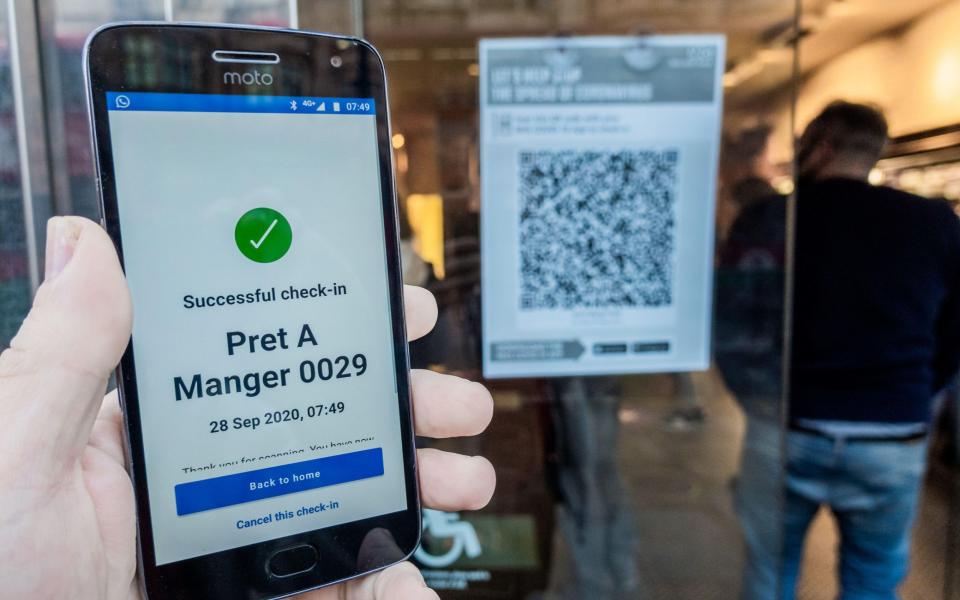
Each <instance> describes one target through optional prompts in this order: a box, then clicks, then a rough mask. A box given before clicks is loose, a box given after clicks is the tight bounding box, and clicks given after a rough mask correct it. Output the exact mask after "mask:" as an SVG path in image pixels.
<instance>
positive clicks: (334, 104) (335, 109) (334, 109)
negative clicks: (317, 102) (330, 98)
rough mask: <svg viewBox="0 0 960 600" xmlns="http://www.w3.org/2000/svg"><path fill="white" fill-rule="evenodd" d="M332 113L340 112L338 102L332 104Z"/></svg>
mask: <svg viewBox="0 0 960 600" xmlns="http://www.w3.org/2000/svg"><path fill="white" fill-rule="evenodd" d="M333 112H340V103H339V102H334V103H333Z"/></svg>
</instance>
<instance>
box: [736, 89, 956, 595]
mask: <svg viewBox="0 0 960 600" xmlns="http://www.w3.org/2000/svg"><path fill="white" fill-rule="evenodd" d="M886 140H887V123H886V120H885V118H884V116H883V114H882V113H881V112H880V111H879V110H878V109H876V108H874V107H872V106H866V105H861V104H853V103H849V102H842V101H837V102H834V103H831V104H830V105H829V106H827V108H826V109H824V111H823V112H822V113H821V114H820V115H819V116H817V117H816V118H815V119H814V120H813V121H812V122H811V123H810V124H809V125H808V126H807V128H806V130H805V131H804V133H803V135H802V137H801V140H800V144H799V149H798V156H797V160H798V165H799V170H800V179H799V184H798V189H797V202H796V228H795V238H794V239H795V246H794V261H793V306H792V319H791V322H790V325H791V327H790V328H789V333H790V336H791V344H790V349H791V353H790V369H789V380H788V384H789V388H788V391H789V407H788V414H787V415H786V416H787V423H788V424H789V430H788V432H787V434H786V436H787V440H786V445H785V448H786V457H785V459H786V461H785V462H786V474H785V475H786V477H785V482H786V485H785V489H784V490H783V508H782V514H781V515H780V517H781V518H780V520H779V524H778V526H777V529H778V534H779V535H777V536H772V537H771V536H770V535H766V536H762V535H761V536H751V532H754V533H756V532H761V531H765V530H766V531H767V532H769V530H770V524H769V523H766V525H765V526H758V525H757V524H756V523H750V522H749V515H751V514H753V515H757V514H761V513H762V512H763V511H762V510H758V509H756V506H757V503H762V502H768V503H769V502H776V499H775V498H773V499H771V498H762V497H757V496H756V495H753V496H752V497H751V496H747V497H743V498H740V499H739V505H740V508H741V515H742V517H743V518H744V520H745V523H744V527H745V531H746V532H747V535H746V537H747V542H748V546H751V547H750V548H748V561H749V562H750V563H751V564H750V565H749V566H748V569H747V573H748V579H747V580H746V581H745V582H744V590H745V593H744V596H745V597H747V598H775V597H780V598H784V599H788V600H789V599H792V598H794V594H795V592H794V588H795V587H796V582H797V576H798V573H799V567H800V562H801V558H802V555H803V541H804V537H805V535H806V532H807V529H808V527H809V525H810V523H811V521H812V519H813V517H814V515H815V514H816V513H817V511H818V510H819V508H820V507H821V506H826V507H828V508H829V509H830V511H831V512H832V513H833V515H834V517H835V518H836V521H837V524H838V527H839V531H840V538H841V543H840V565H839V573H840V580H841V581H840V584H841V588H842V594H841V598H843V599H857V600H892V599H895V598H896V597H897V596H896V589H897V587H898V586H899V584H900V582H901V581H902V580H903V579H904V577H905V576H906V573H907V568H908V561H909V541H910V530H911V525H912V523H913V520H914V516H915V514H916V509H917V503H918V497H919V492H920V487H921V482H922V478H923V473H924V471H925V466H926V454H927V432H928V429H929V426H930V422H931V419H932V416H933V411H934V400H935V398H936V396H937V395H938V393H939V392H940V391H942V390H943V388H944V387H945V386H946V385H947V384H948V383H949V382H950V381H951V380H952V379H953V378H954V376H955V374H956V372H957V370H958V367H960V220H958V218H957V216H956V214H955V213H954V212H953V210H952V208H951V207H950V205H949V204H948V203H946V202H944V201H939V200H930V199H926V198H922V197H919V196H915V195H912V194H908V193H906V192H902V191H899V190H895V189H892V188H888V187H882V186H874V185H871V184H870V183H868V176H869V173H870V171H871V170H872V169H873V167H874V166H875V164H876V162H877V160H878V159H879V158H880V156H881V153H882V151H883V148H884V145H885V143H886ZM786 215H787V204H786V203H785V202H784V201H783V200H782V199H774V198H771V199H770V200H768V201H765V202H764V203H761V204H758V205H757V206H755V207H753V208H752V210H750V211H744V213H743V214H742V215H741V217H740V218H739V219H738V222H737V223H735V225H734V228H733V232H732V234H731V237H730V240H729V241H728V246H729V245H732V246H733V247H734V248H736V247H737V246H738V245H739V246H743V245H744V244H745V241H744V240H745V236H746V235H747V234H746V232H749V231H754V232H756V231H758V230H764V229H766V230H771V231H772V230H777V229H778V228H777V227H776V226H772V225H771V223H776V222H779V223H783V224H784V228H783V229H779V230H780V231H783V230H785V223H786ZM746 240H747V242H749V238H748V237H747V238H746ZM784 247H785V246H784ZM738 251H739V253H741V254H742V253H743V252H744V250H743V248H742V247H741V248H739V250H738ZM747 254H749V252H747ZM761 302H762V301H761ZM719 308H720V307H718V310H719ZM721 368H722V367H721ZM734 372H736V369H734ZM728 378H729V377H728ZM744 509H745V510H744ZM751 509H752V510H751ZM771 540H775V541H776V543H772V541H771ZM777 588H779V590H778V589H777Z"/></svg>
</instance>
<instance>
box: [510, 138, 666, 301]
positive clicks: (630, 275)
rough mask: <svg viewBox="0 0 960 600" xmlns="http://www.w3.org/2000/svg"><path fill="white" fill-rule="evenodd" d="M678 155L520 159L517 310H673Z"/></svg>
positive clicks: (558, 154)
mask: <svg viewBox="0 0 960 600" xmlns="http://www.w3.org/2000/svg"><path fill="white" fill-rule="evenodd" d="M678 160H679V156H678V152H677V151H676V150H673V149H668V150H615V151H599V150H598V151H573V150H560V151H554V150H537V151H523V152H520V155H519V167H520V308H521V309H525V310H539V309H576V308H613V307H658V306H668V305H670V304H671V302H672V298H673V291H672V283H673V269H672V265H673V259H672V257H673V250H674V243H675V242H674V236H675V225H676V220H675V218H674V203H675V202H676V193H677V192H676V186H677V163H678Z"/></svg>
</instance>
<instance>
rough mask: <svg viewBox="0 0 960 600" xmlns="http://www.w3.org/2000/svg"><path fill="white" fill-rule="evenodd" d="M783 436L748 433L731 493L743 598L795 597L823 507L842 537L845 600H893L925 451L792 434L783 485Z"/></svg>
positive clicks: (916, 445) (904, 564) (767, 429)
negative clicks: (742, 563)
mask: <svg viewBox="0 0 960 600" xmlns="http://www.w3.org/2000/svg"><path fill="white" fill-rule="evenodd" d="M751 430H752V431H751ZM781 435H782V434H781V433H780V432H779V429H778V428H777V427H776V425H775V424H773V423H750V424H749V425H748V433H747V442H746V443H745V447H744V458H743V465H742V468H741V477H742V480H741V484H740V485H739V486H738V494H737V505H738V509H739V512H740V514H741V520H742V522H743V528H744V536H745V539H746V543H747V566H746V569H745V572H744V573H745V574H744V581H743V586H742V589H743V593H742V596H743V598H745V599H748V600H774V599H776V598H780V599H782V600H793V599H794V598H795V594H796V585H797V579H798V576H799V572H800V563H801V560H802V558H803V542H804V537H805V536H806V533H807V529H808V528H809V526H810V522H811V521H812V520H813V517H814V515H815V514H816V513H817V510H818V509H819V508H820V506H827V507H829V509H830V510H831V512H832V513H833V515H834V517H835V518H836V520H837V524H838V526H839V530H840V568H839V573H840V587H841V593H840V598H841V600H895V599H896V598H897V592H896V590H897V586H898V585H899V584H900V582H901V581H903V579H904V577H906V574H907V568H908V564H909V554H910V533H911V526H912V524H913V520H914V516H915V514H916V510H917V502H918V498H919V495H920V486H921V483H922V479H923V473H924V469H925V467H926V455H927V444H926V442H925V441H915V442H892V441H884V442H862V441H854V440H845V439H842V438H840V439H827V438H824V437H820V436H816V435H812V434H808V433H801V432H789V433H787V443H786V453H787V456H786V473H785V477H777V475H776V471H777V470H778V469H779V465H780V464H782V463H781V462H780V460H779V454H780V450H779V444H778V443H777V441H778V440H779V437H780V436H781ZM759 478H766V481H760V480H759ZM771 481H772V482H774V483H770V482H771ZM783 483H785V486H784V485H782V484H783ZM776 488H780V489H776Z"/></svg>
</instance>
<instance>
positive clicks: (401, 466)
mask: <svg viewBox="0 0 960 600" xmlns="http://www.w3.org/2000/svg"><path fill="white" fill-rule="evenodd" d="M84 62H85V68H86V73H87V84H88V96H89V98H88V100H89V105H90V116H91V120H92V126H93V132H94V150H95V156H96V163H97V169H98V174H99V178H98V184H99V191H100V197H101V200H102V210H103V219H104V221H103V224H104V226H105V227H106V229H107V231H108V232H109V234H110V235H111V236H112V238H113V240H114V242H115V243H116V246H117V249H118V251H119V253H120V256H121V260H122V263H123V266H124V270H125V272H126V276H127V280H128V282H129V286H130V291H131V294H132V297H133V307H134V314H135V317H134V326H133V335H132V339H131V343H130V345H129V347H128V348H127V351H126V354H125V355H124V357H123V360H122V362H121V364H120V367H119V369H118V371H117V383H118V387H119V389H120V398H121V406H122V408H123V412H124V417H125V420H126V435H127V450H128V462H129V467H130V474H131V477H132V479H133V484H134V487H135V491H136V503H137V517H138V527H139V552H140V556H139V559H140V573H141V578H142V583H143V588H144V592H145V593H146V595H147V597H149V598H150V599H151V600H157V599H166V598H276V597H282V596H286V595H290V594H294V593H297V592H301V591H304V590H309V589H313V588H317V587H320V586H324V585H328V584H331V583H335V582H339V581H343V580H346V579H350V578H352V577H357V576H359V575H362V574H364V573H369V572H371V571H375V570H377V569H381V568H383V567H385V566H388V565H390V564H393V563H395V562H398V561H400V560H403V559H404V558H406V557H407V556H408V555H409V554H410V553H411V552H412V551H413V550H414V548H415V547H416V546H417V543H418V542H419V538H420V509H419V499H418V492H417V478H416V460H415V448H414V436H413V425H412V416H411V404H410V391H409V366H408V362H409V361H408V357H407V342H406V333H405V328H404V321H403V304H402V292H403V290H402V288H403V285H402V281H401V276H400V272H401V270H400V259H399V250H398V227H397V213H396V200H395V194H394V184H393V175H392V154H391V149H390V126H389V121H388V114H387V93H386V80H385V75H384V67H383V62H382V60H381V59H380V57H379V55H378V53H377V52H376V50H375V49H374V48H373V47H372V46H371V45H370V44H368V43H367V42H364V41H362V40H359V39H354V38H349V37H342V36H333V35H322V34H314V33H307V32H302V31H287V30H274V29H266V28H252V27H233V26H206V25H192V24H182V25H181V24H165V23H164V24H160V23H132V24H117V25H108V26H105V27H102V28H100V29H99V30H97V31H96V32H94V33H93V34H92V35H91V36H90V38H89V39H88V41H87V45H86V50H85V59H84Z"/></svg>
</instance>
